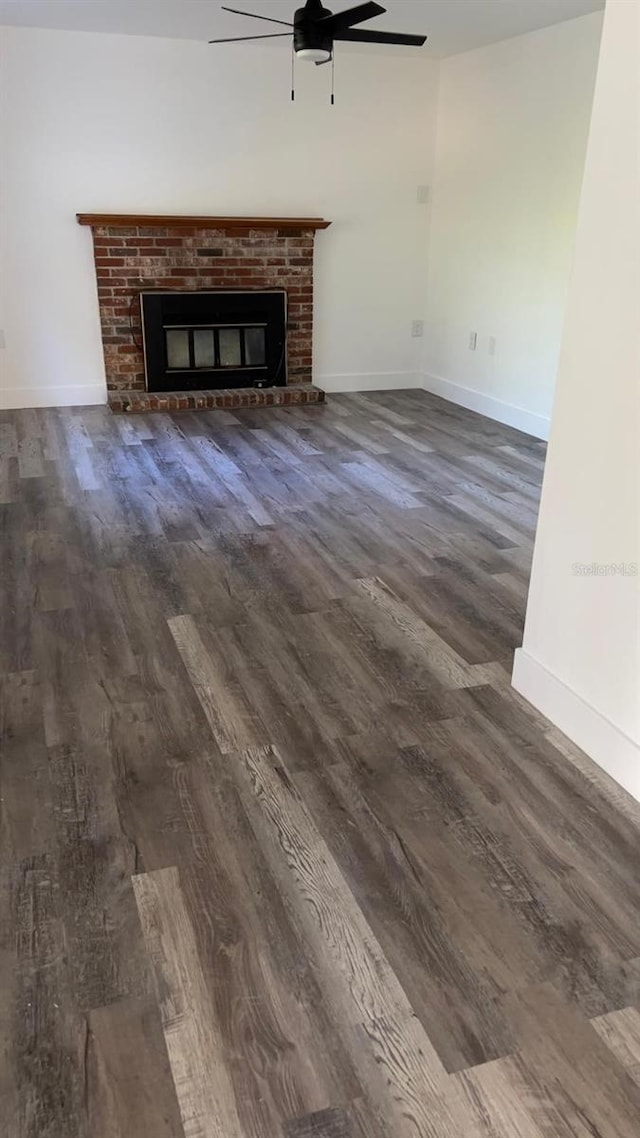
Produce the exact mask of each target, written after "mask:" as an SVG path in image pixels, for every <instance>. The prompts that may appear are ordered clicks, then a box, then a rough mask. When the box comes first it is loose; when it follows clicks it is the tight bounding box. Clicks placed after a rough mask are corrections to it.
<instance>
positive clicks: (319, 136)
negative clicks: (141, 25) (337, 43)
mask: <svg viewBox="0 0 640 1138" xmlns="http://www.w3.org/2000/svg"><path fill="white" fill-rule="evenodd" d="M0 52H1V59H0V155H1V170H0V199H1V202H2V209H1V216H0V266H1V279H0V305H1V308H0V328H2V329H4V333H5V341H6V348H5V349H4V350H0V368H1V369H2V370H1V372H0V405H3V406H5V407H7V406H35V405H48V404H62V403H78V402H80V403H82V402H92V401H102V400H103V399H104V398H105V386H104V368H103V362H102V351H101V345H100V330H99V322H98V309H97V300H96V292H95V281H94V267H93V260H92V250H91V235H90V232H89V230H88V229H81V228H80V227H79V226H78V225H77V224H76V221H75V214H76V212H77V211H84V212H99V211H112V212H123V213H126V212H136V211H137V212H146V213H154V212H157V213H190V212H192V213H200V214H243V215H251V214H253V215H255V214H276V215H277V214H280V215H296V214H301V215H305V214H306V215H314V216H318V215H324V216H325V217H327V218H329V219H330V220H331V221H332V222H333V223H334V224H333V225H332V226H331V228H330V229H328V230H327V231H326V232H325V233H321V234H319V235H318V237H317V239H316V240H317V246H316V247H317V272H316V289H317V291H316V330H315V377H316V379H317V381H318V382H319V383H321V384H322V385H324V386H325V387H327V388H328V389H330V390H336V389H345V388H346V389H348V388H356V387H359V388H366V387H376V386H379V387H389V386H409V385H411V384H414V385H415V384H417V383H418V382H419V379H420V365H421V348H422V341H420V340H416V339H412V338H411V322H412V320H413V319H415V318H420V317H421V316H423V315H424V294H425V288H426V263H425V257H424V249H425V247H426V241H427V225H428V210H427V209H426V208H425V207H424V206H422V207H421V206H419V205H417V204H416V187H417V185H418V184H424V183H426V184H430V183H431V181H432V176H433V170H432V162H433V139H434V133H435V89H436V82H437V70H438V65H437V64H436V63H433V62H429V61H428V60H425V59H423V58H422V57H419V56H416V57H415V58H409V57H407V56H406V55H405V56H398V55H394V54H393V53H390V54H388V55H387V56H386V57H385V59H384V62H383V61H382V59H381V57H380V55H379V54H376V53H361V54H358V53H355V52H354V53H353V54H351V53H348V52H342V51H341V52H340V54H339V56H338V59H337V64H336V90H337V95H336V98H337V104H336V106H335V107H333V108H332V107H331V106H330V105H329V83H330V74H329V69H328V68H325V69H322V68H315V67H307V68H306V69H305V66H304V65H303V64H300V65H299V66H298V98H297V101H296V103H295V104H293V105H292V104H291V102H290V99H289V89H290V56H289V54H288V52H287V51H286V50H279V49H278V48H274V47H271V46H266V47H262V46H257V45H248V46H246V45H243V44H233V45H228V46H226V47H222V46H220V47H209V46H207V45H206V44H202V45H201V44H197V43H192V42H187V41H176V40H159V39H145V38H138V37H124V36H122V37H121V36H107V35H90V34H84V33H74V32H55V31H37V30H25V29H9V28H5V29H0Z"/></svg>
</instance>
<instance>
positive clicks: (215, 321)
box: [140, 289, 287, 391]
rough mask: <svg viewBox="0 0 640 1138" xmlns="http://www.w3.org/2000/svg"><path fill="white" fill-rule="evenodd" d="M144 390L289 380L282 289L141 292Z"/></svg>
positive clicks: (270, 383)
mask: <svg viewBox="0 0 640 1138" xmlns="http://www.w3.org/2000/svg"><path fill="white" fill-rule="evenodd" d="M140 306H141V315H142V332H143V345H144V362H145V375H146V384H147V391H193V390H211V389H215V388H233V387H272V386H281V385H284V384H286V382H287V374H286V373H287V364H286V360H287V351H286V326H287V294H286V292H285V291H284V290H281V289H278V290H273V291H264V292H262V291H257V290H256V291H249V292H241V291H235V292H223V291H221V290H202V291H197V292H184V291H183V292H170V291H168V292H161V291H154V292H141V293H140Z"/></svg>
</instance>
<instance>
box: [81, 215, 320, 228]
mask: <svg viewBox="0 0 640 1138" xmlns="http://www.w3.org/2000/svg"><path fill="white" fill-rule="evenodd" d="M76 217H77V219H78V224H79V225H90V226H92V227H94V228H95V227H97V226H100V225H106V226H109V225H117V226H122V227H123V228H124V227H126V226H129V225H130V226H138V225H139V226H155V225H157V226H162V227H167V228H168V227H170V226H175V228H176V229H181V228H184V227H192V226H193V227H195V228H196V229H327V228H328V227H329V226H330V225H331V222H330V221H325V220H324V218H322V217H195V216H193V215H191V216H190V215H189V214H185V215H184V216H182V215H180V214H153V213H77V214H76Z"/></svg>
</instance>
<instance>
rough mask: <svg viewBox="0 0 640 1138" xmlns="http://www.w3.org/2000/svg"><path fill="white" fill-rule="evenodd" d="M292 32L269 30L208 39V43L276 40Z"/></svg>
mask: <svg viewBox="0 0 640 1138" xmlns="http://www.w3.org/2000/svg"><path fill="white" fill-rule="evenodd" d="M292 35H293V32H270V33H269V34H268V35H266V36H229V37H227V38H226V39H223V40H209V43H240V41H241V40H277V39H280V37H281V36H286V37H287V38H288V37H290V36H292Z"/></svg>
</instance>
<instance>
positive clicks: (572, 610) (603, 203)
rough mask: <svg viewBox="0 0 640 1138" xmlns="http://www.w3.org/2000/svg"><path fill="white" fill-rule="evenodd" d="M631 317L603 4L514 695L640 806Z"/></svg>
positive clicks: (639, 56)
mask: <svg viewBox="0 0 640 1138" xmlns="http://www.w3.org/2000/svg"><path fill="white" fill-rule="evenodd" d="M639 316H640V4H639V3H638V2H637V0H607V9H606V15H605V23H604V32H603V38H602V52H601V56H600V65H599V69H598V78H597V83H596V93H595V101H594V107H593V119H592V124H591V134H590V137H589V146H588V152H587V162H586V168H585V177H584V186H583V191H582V197H581V202H580V212H579V218H578V229H577V237H576V252H575V259H574V268H573V275H572V279H571V285H570V289H569V297H568V304H567V314H566V321H565V326H564V334H563V340H562V351H561V356H560V366H559V371H558V384H557V394H556V400H555V405H554V409H553V420H552V431H551V440H550V444H549V453H548V458H547V466H546V473H545V480H544V488H543V495H542V505H541V511H540V518H539V524H538V533H537V538H536V545H535V556H534V564H533V576H532V581H531V591H530V594H529V605H528V610H527V621H526V628H525V635H524V646H523V649H522V650H521V651H520V652H519V653H518V655H517V659H516V667H515V671H514V685H515V686H516V687H517V688H518V690H519V691H520V692H522V694H523V695H525V696H526V697H527V698H528V699H530V700H531V702H532V703H535V704H536V705H537V706H538V707H539V708H540V709H541V710H542V711H543V712H544V713H545V714H547V715H548V716H549V717H550V718H551V719H552V720H553V721H554V722H555V723H556V724H557V725H558V726H559V727H561V728H562V729H563V730H564V731H566V733H567V734H568V735H570V736H571V737H572V738H573V739H574V740H575V742H577V743H578V744H579V745H580V746H581V747H583V748H584V750H586V751H587V752H588V753H589V754H590V755H591V756H592V757H593V758H594V759H596V760H597V761H598V762H599V763H600V764H601V765H602V766H603V767H604V768H605V769H606V770H607V771H608V772H609V773H610V774H611V775H613V777H614V778H616V779H617V780H618V782H620V783H622V785H623V786H625V787H626V788H627V790H629V791H630V792H631V793H632V794H634V795H635V796H636V797H637V798H639V799H640V579H639V578H638V575H637V574H638V564H639V563H640V457H639V456H640V318H639ZM577 562H579V563H583V564H587V565H589V564H591V563H593V562H596V563H599V564H600V565H602V566H606V565H614V566H621V565H623V564H625V563H626V566H627V573H628V575H626V576H625V575H623V574H622V573H620V572H617V573H615V574H614V575H586V576H585V575H578V576H576V575H575V572H574V569H573V566H574V565H575V563H577ZM634 566H635V573H634Z"/></svg>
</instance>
